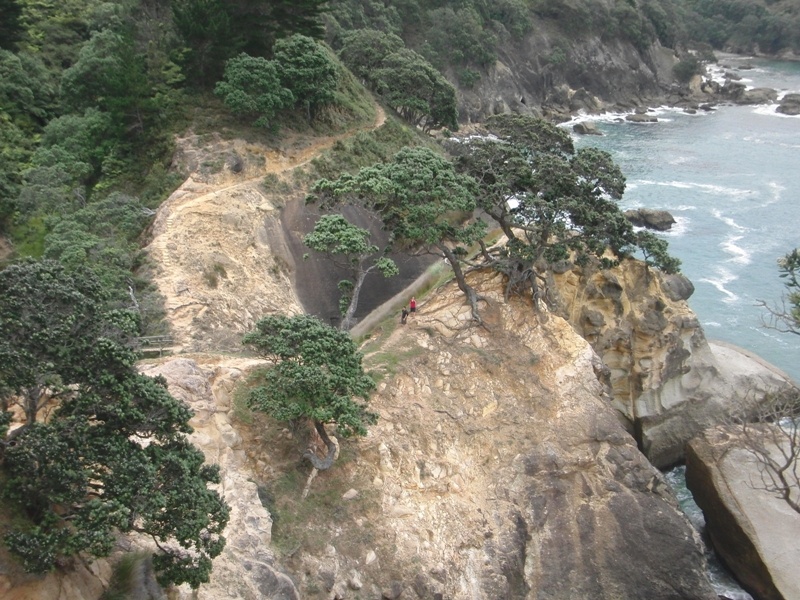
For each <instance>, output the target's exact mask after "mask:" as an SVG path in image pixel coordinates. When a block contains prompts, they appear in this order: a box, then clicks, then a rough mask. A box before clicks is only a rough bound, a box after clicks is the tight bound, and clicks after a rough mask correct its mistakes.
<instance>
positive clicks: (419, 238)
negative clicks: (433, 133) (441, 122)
mask: <svg viewBox="0 0 800 600" xmlns="http://www.w3.org/2000/svg"><path fill="white" fill-rule="evenodd" d="M475 191H476V185H475V181H474V180H473V179H472V178H471V177H469V176H465V175H460V174H458V173H456V171H455V170H454V168H453V165H452V164H451V163H450V162H449V161H448V160H447V159H445V158H443V157H442V156H440V155H439V154H436V153H435V152H433V151H432V150H430V149H428V148H404V149H402V150H401V151H400V152H398V153H397V154H396V155H395V156H394V158H392V160H391V161H389V162H387V163H379V164H375V165H373V166H371V167H365V168H363V169H361V170H360V171H359V172H358V173H356V174H355V175H350V174H344V175H342V176H341V177H339V178H338V179H336V180H334V181H331V180H328V179H321V180H319V181H317V182H316V183H315V184H314V186H313V188H312V192H313V193H314V194H316V195H315V196H312V197H311V198H310V199H311V200H313V201H320V202H321V203H322V205H323V206H333V205H336V204H338V203H345V202H350V203H353V204H361V205H363V206H365V207H367V208H369V209H371V210H374V211H375V212H376V213H377V214H378V215H379V216H380V218H381V220H382V221H383V224H384V228H385V229H386V230H388V231H389V232H390V234H391V236H392V243H393V244H394V245H396V246H397V247H399V248H406V249H411V250H416V251H420V250H421V251H427V252H431V251H435V253H436V254H438V255H439V256H442V255H443V256H445V257H446V258H447V259H448V261H449V262H450V265H451V266H452V268H453V273H454V275H455V277H456V281H457V282H458V286H459V288H460V289H461V291H462V292H464V294H465V295H466V297H467V299H468V301H469V303H470V306H471V308H472V314H473V317H474V319H475V320H476V321H478V322H480V316H479V313H478V296H477V294H476V292H475V290H474V289H473V288H472V287H471V286H470V285H469V284H468V283H467V281H466V277H465V273H464V271H463V270H462V268H461V263H460V258H461V257H463V256H464V255H466V253H467V248H468V246H469V245H471V244H474V243H475V242H476V241H477V240H479V239H480V238H481V237H482V235H483V234H484V232H485V230H486V226H485V223H483V221H481V220H475V219H473V218H472V213H473V211H474V209H475V199H474V194H475Z"/></svg>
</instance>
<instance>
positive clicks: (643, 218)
mask: <svg viewBox="0 0 800 600" xmlns="http://www.w3.org/2000/svg"><path fill="white" fill-rule="evenodd" d="M625 218H627V219H628V220H629V221H630V222H631V223H633V224H634V225H636V226H637V227H646V228H647V229H655V230H657V231H669V230H670V229H671V228H672V226H673V225H674V224H675V217H673V216H672V215H671V214H670V213H669V212H667V211H666V210H656V209H653V208H635V209H631V210H626V211H625Z"/></svg>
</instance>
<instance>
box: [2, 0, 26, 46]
mask: <svg viewBox="0 0 800 600" xmlns="http://www.w3.org/2000/svg"><path fill="white" fill-rule="evenodd" d="M0 15H3V18H2V19H0V48H6V49H8V50H13V48H14V45H15V44H16V43H17V41H19V39H20V37H21V34H22V25H21V23H20V17H21V16H22V6H20V4H19V2H18V0H0Z"/></svg>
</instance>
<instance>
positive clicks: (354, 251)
mask: <svg viewBox="0 0 800 600" xmlns="http://www.w3.org/2000/svg"><path fill="white" fill-rule="evenodd" d="M369 238H370V233H369V231H367V230H366V229H362V228H361V227H357V226H356V225H353V224H352V223H350V222H349V221H348V220H347V219H345V218H344V217H343V216H342V215H337V214H334V215H323V216H322V217H320V219H319V221H317V222H316V224H315V225H314V230H313V231H312V232H311V233H309V234H308V235H306V236H305V237H304V238H303V243H304V244H305V245H306V246H308V247H309V248H311V249H312V250H316V251H317V252H323V253H325V254H327V255H328V257H329V258H330V260H331V261H333V263H334V264H335V265H336V266H337V267H339V268H341V269H345V270H346V271H347V273H348V276H349V279H345V280H342V281H340V282H339V290H340V291H341V292H342V296H341V298H340V299H339V307H340V309H341V312H342V316H343V317H344V318H343V319H342V325H341V329H343V330H344V331H347V330H348V329H350V328H351V327H352V326H353V325H354V321H353V317H354V316H355V314H356V309H357V308H358V299H359V294H360V293H361V288H362V286H363V285H364V280H365V279H366V277H367V275H369V273H370V272H372V271H374V270H377V271H378V272H379V273H380V274H381V275H383V276H384V277H392V276H394V275H397V274H399V273H400V270H399V269H398V268H397V265H396V264H395V262H394V261H393V260H392V259H391V258H389V257H387V256H382V255H380V254H379V251H380V248H378V247H377V246H376V245H375V244H371V243H370V239H369Z"/></svg>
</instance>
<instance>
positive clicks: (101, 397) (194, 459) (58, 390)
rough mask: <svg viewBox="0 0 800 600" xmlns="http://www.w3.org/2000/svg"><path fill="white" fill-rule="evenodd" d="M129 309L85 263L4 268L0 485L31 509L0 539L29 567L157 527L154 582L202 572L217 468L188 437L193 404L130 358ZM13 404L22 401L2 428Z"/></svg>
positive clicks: (207, 560)
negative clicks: (70, 267) (115, 306)
mask: <svg viewBox="0 0 800 600" xmlns="http://www.w3.org/2000/svg"><path fill="white" fill-rule="evenodd" d="M137 326H138V323H137V319H136V317H135V315H134V314H133V313H130V312H127V311H118V310H117V311H115V310H109V309H108V308H107V293H106V291H105V290H104V288H103V287H102V285H101V284H100V283H99V282H98V281H97V279H95V278H94V277H93V276H91V275H90V274H88V273H86V272H83V271H80V270H78V271H76V272H73V273H72V274H70V273H68V272H67V271H66V270H65V269H64V267H62V266H61V265H59V264H58V263H54V262H52V261H44V262H38V263H37V262H26V263H21V264H18V265H13V266H10V267H8V268H6V269H5V270H3V271H0V329H2V331H3V336H2V338H0V409H2V410H1V412H0V417H2V419H0V420H1V421H2V427H0V466H1V467H2V471H3V475H4V476H3V487H2V493H3V496H4V497H5V499H6V500H7V501H9V502H11V503H13V504H15V505H16V506H18V507H19V509H20V512H21V513H23V514H24V515H26V517H27V522H26V523H24V524H17V525H15V526H14V527H12V528H11V529H10V530H9V532H8V533H7V535H6V536H5V539H4V541H5V543H6V545H7V546H8V548H9V549H10V550H11V552H12V553H13V554H15V555H16V556H17V557H19V558H20V559H21V560H22V563H23V565H24V566H25V568H26V569H27V570H29V571H33V572H44V571H47V570H50V569H52V568H53V567H54V566H55V565H56V564H57V563H58V562H59V561H61V560H62V559H63V558H65V557H69V556H72V555H74V554H76V553H78V552H87V553H89V554H92V555H94V556H104V555H107V554H108V553H110V552H111V550H112V548H113V546H114V543H115V534H116V533H117V532H130V531H136V532H139V533H142V534H145V535H148V536H150V537H152V538H153V540H154V541H155V543H156V544H157V546H158V548H159V551H158V552H157V554H156V556H155V559H154V564H155V566H156V571H157V575H158V577H159V581H160V582H161V583H162V584H164V585H167V584H170V583H175V584H179V583H183V582H187V583H189V584H191V585H192V587H197V586H198V585H199V584H200V583H203V582H205V581H208V577H209V572H210V569H211V559H212V558H214V557H215V556H217V555H218V554H219V553H220V552H221V551H222V548H223V546H224V543H225V540H224V538H223V537H222V532H223V530H224V527H225V525H226V523H227V520H228V508H227V506H226V505H225V503H224V502H223V501H222V500H221V498H220V497H219V495H218V494H217V493H216V492H215V491H213V490H211V489H209V488H208V486H209V484H214V483H219V475H218V469H217V468H216V467H212V466H208V465H204V464H203V455H202V453H201V452H200V451H198V450H197V449H196V448H194V447H193V446H192V445H191V444H190V443H189V442H188V440H187V439H186V434H187V433H189V432H190V431H191V427H190V426H189V418H190V416H191V413H190V411H189V409H188V408H187V407H186V406H184V405H183V404H182V403H181V402H179V401H178V400H176V399H175V398H173V397H172V396H171V395H170V394H169V392H168V391H167V389H166V382H165V381H164V380H163V379H153V378H150V377H146V376H144V375H141V374H139V373H138V372H137V371H136V358H137V357H136V354H135V352H133V351H132V350H131V348H130V347H129V345H128V342H129V341H130V339H131V337H132V336H133V335H135V334H136V330H137ZM12 412H14V413H17V412H18V413H19V414H21V415H23V419H22V421H21V422H19V423H16V424H15V425H16V426H15V427H13V428H9V424H10V423H11V421H12Z"/></svg>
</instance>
